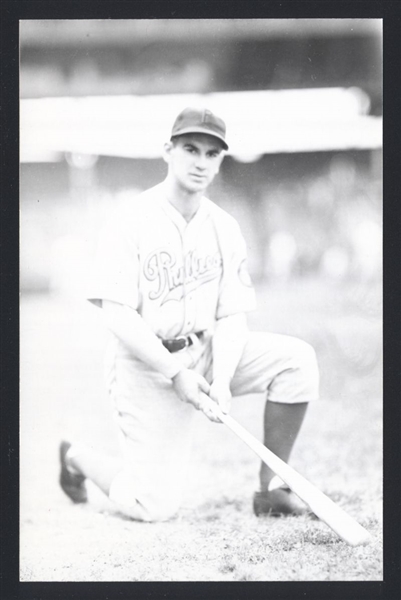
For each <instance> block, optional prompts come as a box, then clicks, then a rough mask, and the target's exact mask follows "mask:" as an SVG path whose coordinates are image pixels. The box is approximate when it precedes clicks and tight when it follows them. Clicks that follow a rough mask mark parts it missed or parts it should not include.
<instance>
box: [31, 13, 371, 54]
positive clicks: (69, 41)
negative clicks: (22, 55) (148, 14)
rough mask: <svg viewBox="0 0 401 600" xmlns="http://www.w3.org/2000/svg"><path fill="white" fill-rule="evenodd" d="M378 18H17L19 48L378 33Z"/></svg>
mask: <svg viewBox="0 0 401 600" xmlns="http://www.w3.org/2000/svg"><path fill="white" fill-rule="evenodd" d="M381 27H382V21H381V19H121V20H119V19H82V20H79V19H71V20H70V19H59V20H51V19H49V20H21V21H20V43H21V47H24V46H37V47H56V46H77V45H78V46H86V47H88V46H99V45H100V46H105V47H106V46H112V45H122V46H124V45H133V44H135V43H149V42H154V41H169V40H172V41H175V42H177V41H181V42H185V41H188V42H193V41H207V40H214V41H228V40H236V39H248V40H252V39H253V40H268V39H276V38H284V37H285V38H286V39H291V38H303V37H316V36H319V37H322V36H323V37H324V36H329V37H330V36H359V35H380V34H381Z"/></svg>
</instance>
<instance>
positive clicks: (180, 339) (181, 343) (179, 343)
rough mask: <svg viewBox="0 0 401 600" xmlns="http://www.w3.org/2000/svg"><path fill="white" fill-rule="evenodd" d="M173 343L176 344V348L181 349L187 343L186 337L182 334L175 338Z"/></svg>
mask: <svg viewBox="0 0 401 600" xmlns="http://www.w3.org/2000/svg"><path fill="white" fill-rule="evenodd" d="M174 345H177V350H183V349H184V348H186V347H187V346H188V345H189V342H188V338H187V337H185V336H184V335H182V336H180V337H178V338H175V340H174Z"/></svg>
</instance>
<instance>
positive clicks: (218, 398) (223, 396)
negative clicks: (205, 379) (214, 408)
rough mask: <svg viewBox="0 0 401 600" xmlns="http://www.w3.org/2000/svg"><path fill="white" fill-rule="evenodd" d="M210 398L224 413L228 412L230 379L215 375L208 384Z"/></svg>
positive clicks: (229, 406) (229, 405)
mask: <svg viewBox="0 0 401 600" xmlns="http://www.w3.org/2000/svg"><path fill="white" fill-rule="evenodd" d="M209 396H210V398H211V399H212V400H213V401H214V402H216V403H217V404H218V405H219V407H220V408H221V411H222V412H223V413H224V414H226V415H227V414H228V413H229V412H230V408H231V398H232V396H231V390H230V381H229V380H227V379H226V378H219V377H216V378H215V379H214V380H213V383H212V384H211V386H210V390H209Z"/></svg>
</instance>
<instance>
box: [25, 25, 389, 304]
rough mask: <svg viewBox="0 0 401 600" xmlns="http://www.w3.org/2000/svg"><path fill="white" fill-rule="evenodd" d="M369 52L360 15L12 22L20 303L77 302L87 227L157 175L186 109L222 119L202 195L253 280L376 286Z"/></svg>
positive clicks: (376, 56) (378, 75)
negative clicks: (64, 297) (215, 166)
mask: <svg viewBox="0 0 401 600" xmlns="http://www.w3.org/2000/svg"><path fill="white" fill-rule="evenodd" d="M381 44H382V32H381V21H380V20H372V19H331V20H325V19H317V20H313V19H307V20H303V19H285V20H280V19H278V20H252V21H248V20H238V21H237V20H205V21H202V20H191V21H187V20H167V21H166V20H142V21H140V20H121V21H120V20H107V21H105V20H103V21H102V20H90V21H87V20H79V21H78V20H59V21H51V20H46V21H35V20H32V21H21V22H20V96H21V109H20V114H21V121H20V123H21V142H20V156H21V172H20V175H21V183H20V207H21V232H20V236H21V237H20V239H21V290H22V292H23V293H25V292H30V291H34V292H47V291H68V292H69V293H71V292H74V291H75V292H77V293H78V294H80V293H81V292H82V286H83V285H84V283H85V279H86V269H87V266H88V263H89V261H90V256H91V253H92V251H93V247H94V244H95V243H96V231H97V228H98V226H99V222H100V221H101V220H102V219H104V218H107V215H108V214H109V211H113V210H115V208H116V207H117V206H118V205H119V204H120V203H121V202H125V201H127V199H129V198H132V197H133V195H135V194H136V193H138V192H140V191H141V190H143V189H145V188H147V187H149V186H151V185H153V184H156V183H157V182H159V181H160V180H161V179H162V178H163V177H164V174H165V172H166V167H165V164H164V162H163V161H162V159H161V156H160V154H161V148H162V144H163V142H164V141H165V140H166V139H168V136H169V131H170V128H171V125H172V121H173V119H174V117H175V116H176V114H177V113H178V112H179V111H180V110H181V109H182V108H184V107H185V106H186V105H188V104H204V105H208V106H210V107H211V108H212V109H214V110H216V112H218V113H219V114H221V116H222V117H223V118H225V120H226V122H227V126H228V141H229V144H230V153H229V155H228V156H227V157H226V159H225V161H224V163H223V167H222V169H221V172H220V174H219V177H218V179H217V180H216V182H215V183H214V184H213V188H212V190H211V191H210V197H211V198H212V199H213V200H214V201H216V202H217V203H218V204H220V205H221V206H223V207H225V208H226V209H227V210H228V211H229V212H231V213H232V214H233V215H234V216H236V217H237V218H238V219H239V221H240V223H241V225H242V229H243V232H244V235H245V237H246V240H247V242H248V248H249V259H250V269H251V274H252V276H253V279H254V280H255V282H257V283H258V282H259V283H266V282H267V283H269V282H270V283H273V282H277V281H279V282H283V281H284V282H285V281H288V280H290V279H291V280H294V278H296V279H299V278H311V277H313V278H318V279H322V280H327V279H329V280H335V281H337V282H338V281H355V280H357V281H360V282H366V283H369V282H372V281H375V282H377V281H379V280H380V278H381V247H382V226H381V223H382V172H381V164H382V134H381V127H382V117H381V115H382V54H381V53H382V46H381Z"/></svg>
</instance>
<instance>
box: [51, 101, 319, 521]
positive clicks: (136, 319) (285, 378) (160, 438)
mask: <svg viewBox="0 0 401 600" xmlns="http://www.w3.org/2000/svg"><path fill="white" fill-rule="evenodd" d="M225 137H226V128H225V124H224V122H223V121H222V119H220V118H219V117H217V116H216V115H214V114H213V113H212V112H211V111H210V110H207V109H202V110H200V109H195V108H187V109H185V110H184V111H183V112H182V113H180V114H179V115H178V117H177V119H176V121H175V123H174V125H173V129H172V133H171V139H170V141H169V142H167V143H166V144H165V146H164V160H165V162H166V163H167V166H168V172H167V176H166V179H165V180H164V181H163V182H162V183H160V184H159V185H157V186H155V187H153V188H152V189H150V190H148V191H145V192H144V193H142V194H141V195H140V196H139V197H136V198H133V200H132V203H131V205H130V206H129V207H128V208H126V209H124V211H123V214H122V215H121V216H119V218H116V220H115V222H114V223H112V224H110V223H109V224H108V226H107V229H106V230H105V231H104V232H103V233H102V235H101V238H100V244H99V250H98V255H97V258H96V263H95V268H94V272H93V278H92V282H91V284H90V293H89V295H88V299H89V300H90V302H92V304H94V305H95V306H97V307H99V308H97V309H96V310H99V311H101V312H100V313H99V314H101V315H102V316H103V318H104V320H105V323H106V324H107V327H108V328H109V330H110V331H111V332H112V334H113V335H112V338H113V343H112V348H111V350H110V353H109V354H108V359H107V374H108V386H109V392H110V395H111V398H112V402H113V407H114V415H115V419H116V423H117V425H118V428H119V434H120V439H121V450H122V458H121V461H117V460H112V459H111V458H107V457H104V456H100V455H99V454H97V453H96V452H94V451H93V450H92V449H91V448H88V447H85V446H84V445H82V444H72V445H71V444H70V443H68V442H62V444H61V446H60V459H61V474H60V484H61V487H62V489H63V490H64V492H65V493H66V494H67V495H68V496H69V497H70V498H71V499H72V500H73V501H74V502H85V501H86V500H87V493H86V487H85V479H90V480H91V481H93V482H94V483H95V484H96V485H97V486H98V487H99V488H100V489H101V490H102V491H103V492H104V493H105V494H107V496H108V497H109V499H110V500H111V501H112V503H114V505H115V507H116V509H117V510H118V511H119V512H121V513H123V514H124V515H126V516H129V517H131V518H132V519H136V520H142V521H158V520H166V519H168V518H170V517H172V516H173V515H174V514H176V512H177V511H178V509H179V506H180V502H181V499H182V494H183V489H184V487H185V475H186V472H187V469H188V467H189V460H190V445H191V430H192V421H193V417H194V414H195V411H194V409H197V410H200V411H203V412H204V413H205V414H206V416H207V417H208V418H209V419H211V420H212V421H219V419H218V417H217V416H216V415H215V414H214V412H213V402H212V403H210V402H209V403H208V404H206V403H205V401H204V396H203V395H202V394H201V393H200V392H204V393H205V394H207V395H209V396H210V398H211V399H212V400H213V401H214V402H215V403H217V405H219V407H220V408H221V409H222V411H223V412H225V413H227V412H228V411H229V409H230V402H231V398H232V397H233V396H242V395H245V394H250V393H264V394H265V395H266V407H265V413H264V443H265V445H266V446H267V447H268V448H269V449H270V450H272V451H273V452H274V453H275V454H276V455H278V456H279V457H280V458H281V459H283V460H284V461H288V459H289V456H290V453H291V450H292V447H293V444H294V442H295V439H296V437H297V434H298V432H299V429H300V427H301V424H302V421H303V419H304V415H305V411H306V408H307V405H308V402H309V401H311V400H314V399H315V398H317V394H318V369H317V364H316V357H315V353H314V351H313V349H312V348H311V347H310V346H309V345H308V344H306V343H305V342H303V341H301V340H299V339H296V338H293V337H289V336H283V335H278V334H272V333H257V332H250V331H249V330H248V328H247V323H246V313H247V312H249V311H251V310H253V309H254V307H255V297H254V290H253V288H252V283H251V280H250V277H249V275H248V272H247V263H246V245H245V242H244V239H243V237H242V235H241V232H240V228H239V226H238V224H237V222H236V221H235V220H234V219H233V218H232V217H231V216H230V215H229V214H227V213H226V212H225V211H223V210H222V209H221V208H219V207H218V206H217V205H216V204H214V203H213V202H211V201H210V200H209V199H207V198H206V197H205V195H204V194H205V191H206V189H207V187H208V185H209V184H210V183H211V182H212V181H213V179H214V177H215V176H216V174H217V173H218V171H219V168H220V165H221V162H222V160H223V156H224V152H225V151H226V150H227V149H228V145H227V143H226V139H225ZM253 508H254V512H255V514H256V515H261V514H271V515H282V514H295V515H298V514H303V513H304V512H305V511H306V507H305V505H303V504H302V503H301V501H300V500H299V499H298V498H297V496H295V495H294V494H293V493H292V492H291V491H290V490H289V489H288V488H286V487H285V486H284V484H283V482H282V481H281V480H279V479H278V478H277V477H276V476H274V473H273V472H272V471H271V470H270V469H269V468H268V467H267V466H266V465H265V464H262V466H261V469H260V490H258V491H257V492H256V493H255V495H254V499H253Z"/></svg>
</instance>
